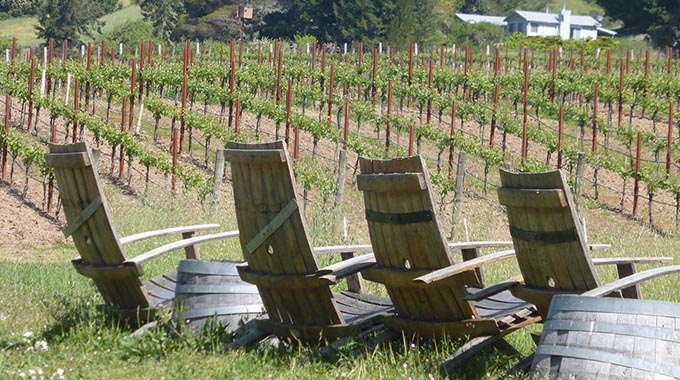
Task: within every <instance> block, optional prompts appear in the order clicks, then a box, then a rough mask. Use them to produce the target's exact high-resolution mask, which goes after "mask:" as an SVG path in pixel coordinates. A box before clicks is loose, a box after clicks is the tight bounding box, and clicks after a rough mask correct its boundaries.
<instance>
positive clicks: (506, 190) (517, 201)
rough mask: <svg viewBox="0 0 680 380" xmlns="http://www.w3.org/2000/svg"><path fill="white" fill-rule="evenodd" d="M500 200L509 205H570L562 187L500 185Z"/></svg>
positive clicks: (545, 206) (542, 206)
mask: <svg viewBox="0 0 680 380" xmlns="http://www.w3.org/2000/svg"><path fill="white" fill-rule="evenodd" d="M497 190H498V200H499V202H500V204H501V205H503V206H507V207H530V208H563V207H567V206H569V203H568V202H567V197H566V196H565V195H564V190H562V189H515V188H510V187H499V188H498V189H497Z"/></svg>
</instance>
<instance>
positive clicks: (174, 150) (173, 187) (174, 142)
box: [170, 128, 179, 197]
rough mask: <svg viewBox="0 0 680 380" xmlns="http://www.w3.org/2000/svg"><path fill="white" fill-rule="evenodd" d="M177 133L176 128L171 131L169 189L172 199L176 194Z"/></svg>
mask: <svg viewBox="0 0 680 380" xmlns="http://www.w3.org/2000/svg"><path fill="white" fill-rule="evenodd" d="M177 135H178V133H177V128H175V129H174V130H173V131H172V169H171V173H172V179H171V181H172V182H171V186H170V189H171V190H172V196H173V197H174V196H175V195H176V194H177V192H176V190H177V151H178V150H179V146H178V143H177V140H178V136H177Z"/></svg>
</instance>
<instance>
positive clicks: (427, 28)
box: [387, 0, 440, 48]
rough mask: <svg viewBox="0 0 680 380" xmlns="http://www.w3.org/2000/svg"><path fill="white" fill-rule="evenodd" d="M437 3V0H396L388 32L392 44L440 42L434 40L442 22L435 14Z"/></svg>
mask: <svg viewBox="0 0 680 380" xmlns="http://www.w3.org/2000/svg"><path fill="white" fill-rule="evenodd" d="M436 5H437V1H436V0H422V1H418V2H415V1H412V0H396V1H395V15H394V17H393V18H392V20H391V22H390V25H389V28H388V33H387V38H388V40H389V41H390V44H392V45H393V46H397V47H402V48H403V47H405V46H408V45H409V44H411V43H413V42H437V43H438V42H440V41H433V37H434V36H436V35H437V31H438V25H437V24H438V23H439V22H440V20H439V18H440V17H435V14H434V9H435V6H436Z"/></svg>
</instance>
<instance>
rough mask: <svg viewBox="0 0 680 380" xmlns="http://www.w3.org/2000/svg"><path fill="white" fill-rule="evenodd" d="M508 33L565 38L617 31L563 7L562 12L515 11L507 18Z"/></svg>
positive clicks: (573, 38)
mask: <svg viewBox="0 0 680 380" xmlns="http://www.w3.org/2000/svg"><path fill="white" fill-rule="evenodd" d="M505 22H506V23H507V25H506V27H505V30H506V32H507V33H522V34H524V35H527V36H541V37H545V36H560V37H562V39H563V40H570V39H571V40H585V39H589V38H590V39H596V38H597V36H598V32H599V33H600V34H608V35H614V34H616V32H613V31H610V30H606V29H604V28H602V24H600V23H599V22H598V21H597V20H595V19H594V18H592V17H590V16H575V15H572V14H571V11H569V10H566V9H564V8H563V9H562V10H561V11H560V13H543V12H529V11H515V12H514V13H513V14H511V15H510V16H508V17H506V18H505Z"/></svg>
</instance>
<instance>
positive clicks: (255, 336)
mask: <svg viewBox="0 0 680 380" xmlns="http://www.w3.org/2000/svg"><path fill="white" fill-rule="evenodd" d="M236 334H237V336H238V337H237V338H236V339H235V340H234V341H233V342H231V343H229V344H228V345H226V347H225V348H224V351H229V350H233V349H237V348H239V347H243V346H247V345H249V344H252V343H255V342H257V341H260V340H262V339H264V338H266V337H267V336H269V335H270V333H269V332H267V331H265V330H262V329H261V328H259V327H257V324H256V323H255V320H254V319H253V320H250V321H248V322H247V323H246V324H244V325H243V326H241V327H239V328H238V330H236Z"/></svg>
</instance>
